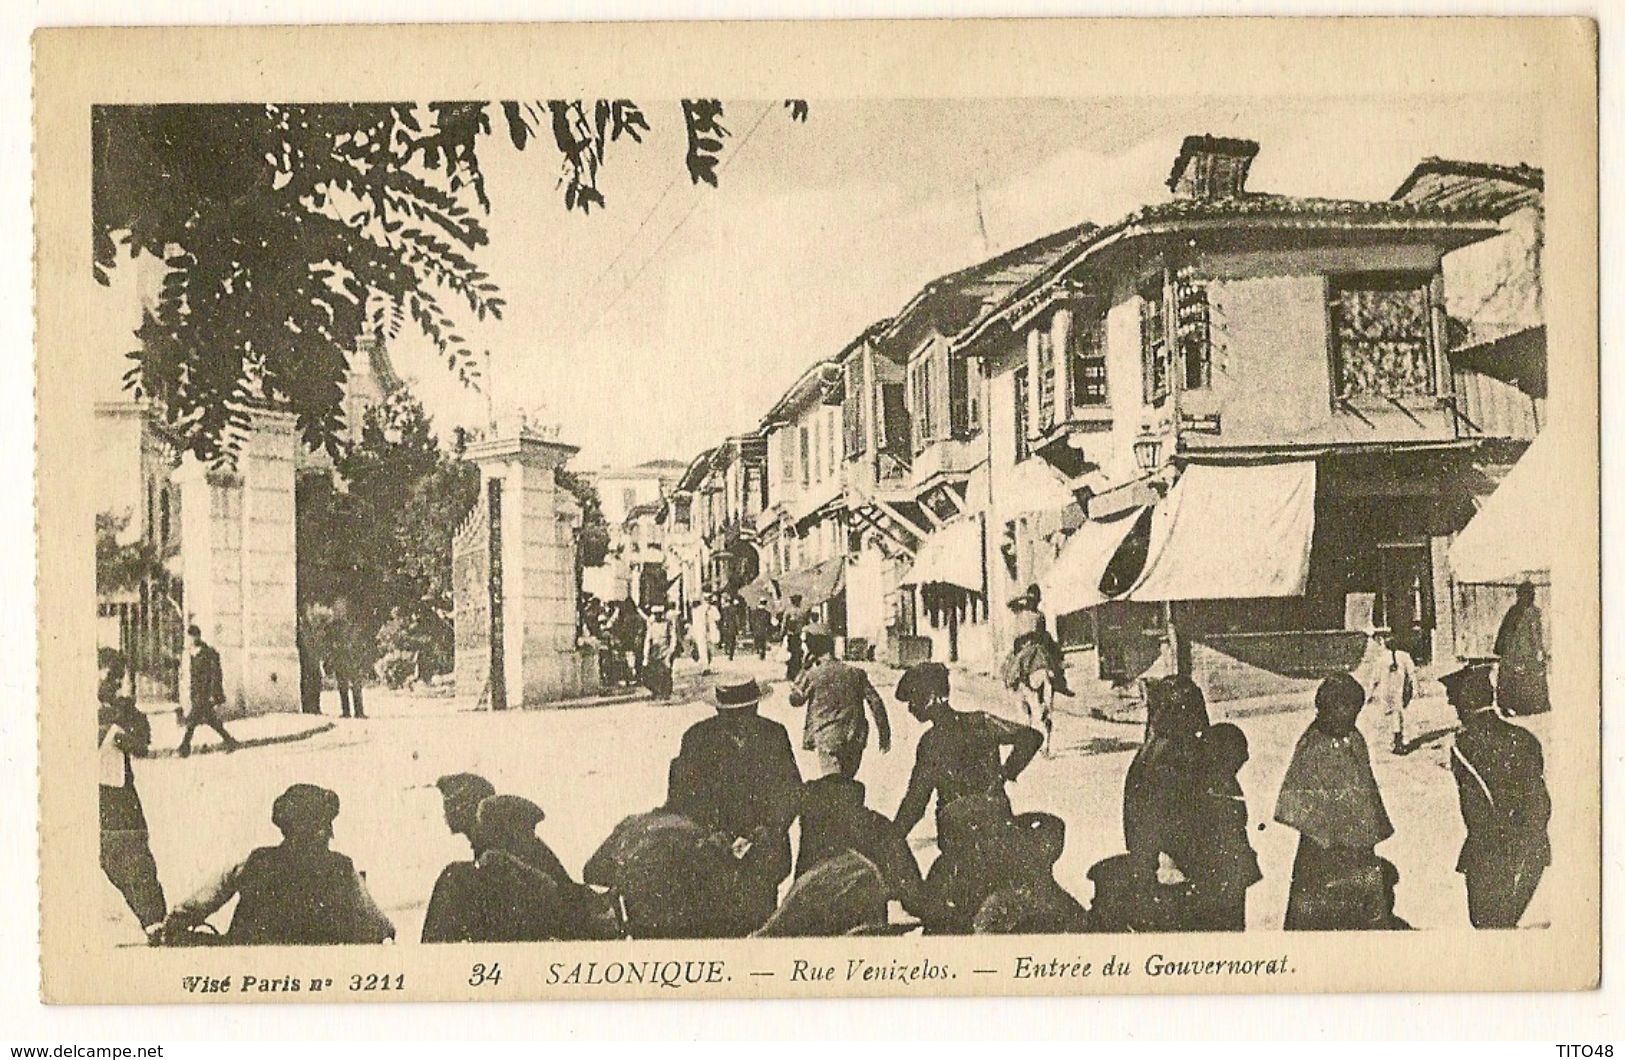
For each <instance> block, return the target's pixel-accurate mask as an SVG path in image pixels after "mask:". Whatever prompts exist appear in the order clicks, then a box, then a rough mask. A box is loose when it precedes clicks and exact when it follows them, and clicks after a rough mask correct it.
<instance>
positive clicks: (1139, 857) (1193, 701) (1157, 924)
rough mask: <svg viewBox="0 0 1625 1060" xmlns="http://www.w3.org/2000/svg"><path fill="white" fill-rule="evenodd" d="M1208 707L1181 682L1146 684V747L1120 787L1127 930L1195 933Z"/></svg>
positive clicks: (1190, 683) (1189, 684)
mask: <svg viewBox="0 0 1625 1060" xmlns="http://www.w3.org/2000/svg"><path fill="white" fill-rule="evenodd" d="M1207 730H1208V715H1207V700H1206V698H1205V697H1204V696H1203V695H1202V690H1201V689H1200V688H1198V687H1197V685H1196V682H1195V681H1192V680H1191V679H1190V678H1189V677H1186V676H1184V675H1177V676H1174V677H1167V678H1163V679H1162V680H1159V681H1153V682H1152V683H1151V685H1150V686H1149V688H1148V689H1147V690H1146V720H1145V743H1144V744H1142V745H1141V747H1140V750H1139V751H1138V752H1137V753H1136V754H1135V756H1134V760H1133V761H1132V762H1130V763H1129V767H1128V774H1127V776H1126V777H1125V778H1124V781H1123V841H1124V844H1125V846H1127V848H1128V858H1127V861H1126V862H1125V863H1124V864H1123V865H1122V870H1123V872H1124V874H1125V875H1126V878H1124V879H1122V880H1121V881H1120V885H1121V886H1123V887H1126V888H1127V889H1128V892H1129V893H1128V894H1127V895H1125V896H1124V897H1129V898H1130V904H1129V907H1128V912H1127V915H1128V916H1129V918H1130V923H1129V924H1128V925H1127V926H1129V927H1130V928H1132V929H1134V930H1144V931H1180V930H1191V929H1194V928H1196V927H1198V925H1197V924H1195V923H1194V922H1192V921H1193V909H1192V908H1191V907H1192V901H1193V899H1194V898H1195V892H1196V884H1195V883H1194V882H1193V880H1192V870H1193V869H1194V866H1195V864H1196V862H1197V861H1199V860H1204V859H1203V858H1202V857H1201V855H1200V853H1199V848H1200V847H1201V845H1202V844H1203V843H1204V842H1205V841H1206V839H1207V837H1206V836H1204V835H1203V834H1202V833H1201V828H1200V824H1201V821H1200V818H1201V810H1202V805H1201V795H1202V790H1203V787H1204V784H1205V777H1204V766H1205V760H1204V755H1205V745H1204V743H1203V736H1204V734H1205V733H1206V732H1207Z"/></svg>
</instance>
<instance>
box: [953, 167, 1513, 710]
mask: <svg viewBox="0 0 1625 1060" xmlns="http://www.w3.org/2000/svg"><path fill="white" fill-rule="evenodd" d="M1257 150H1258V146H1257V145H1256V144H1254V143H1251V142H1248V141H1241V140H1229V139H1220V138H1214V137H1189V138H1187V139H1186V141H1185V143H1184V145H1183V147H1182V148H1181V150H1180V153H1179V156H1178V158H1177V159H1176V160H1175V163H1174V166H1173V170H1172V172H1171V174H1170V176H1169V179H1168V186H1169V188H1170V190H1171V191H1172V193H1173V197H1172V199H1171V200H1170V201H1168V202H1166V203H1161V204H1155V205H1151V206H1147V207H1144V208H1142V209H1140V210H1138V211H1136V212H1135V213H1133V214H1131V215H1129V216H1128V217H1126V218H1124V219H1122V220H1120V221H1118V222H1116V223H1114V224H1111V225H1108V226H1106V227H1104V228H1099V229H1094V230H1091V231H1088V232H1085V233H1082V234H1080V236H1079V237H1078V238H1077V239H1076V240H1075V241H1074V244H1073V246H1071V247H1070V248H1068V250H1067V251H1066V252H1065V253H1064V254H1062V255H1061V256H1059V258H1058V259H1057V260H1056V261H1055V262H1054V263H1053V264H1052V265H1051V266H1050V267H1049V268H1047V269H1045V270H1044V271H1043V272H1042V273H1041V274H1040V275H1038V276H1036V277H1035V278H1033V279H1032V280H1030V281H1028V282H1027V283H1025V284H1023V285H1021V286H1020V287H1019V288H1017V289H1016V290H1015V291H1014V292H1012V293H1011V295H1010V296H1008V297H1007V298H1006V299H1005V300H1004V301H1003V302H1002V303H1001V304H1000V305H999V306H998V307H996V308H995V309H994V310H993V311H992V312H989V313H987V314H985V315H984V316H982V317H981V318H980V319H979V320H978V321H977V322H976V323H975V324H974V325H973V326H972V327H970V328H968V329H966V330H965V331H964V332H962V333H961V334H960V335H958V336H956V337H955V340H954V344H953V345H954V347H955V348H956V349H957V350H960V351H962V352H963V354H964V355H965V356H967V357H973V356H976V355H978V354H980V355H981V356H982V358H983V362H984V363H985V364H986V365H987V366H988V402H989V404H990V406H992V407H994V408H996V409H1000V410H1008V412H1007V414H1003V413H1001V414H999V415H996V416H995V417H994V418H995V419H1000V420H1002V421H1003V422H1002V423H1001V424H1000V426H999V427H997V428H995V430H996V432H997V434H998V435H1000V437H999V438H996V439H995V446H994V449H995V459H994V464H993V484H992V489H993V493H994V495H995V496H998V495H1000V494H1004V493H1008V492H1009V491H1008V490H1007V489H1005V487H1004V485H1003V483H1005V482H1008V481H1010V480H1012V479H1013V478H1014V476H1015V475H1016V474H1017V473H1018V472H1020V471H1021V470H1022V467H1023V465H1024V464H1027V463H1030V462H1032V461H1042V462H1043V463H1044V464H1047V465H1049V467H1050V468H1052V469H1054V470H1055V471H1057V472H1059V473H1061V474H1062V475H1064V476H1065V477H1066V482H1067V486H1068V487H1069V488H1071V489H1072V490H1073V491H1074V494H1075V496H1076V497H1077V498H1078V500H1079V501H1080V505H1079V507H1080V508H1081V512H1079V513H1076V514H1075V515H1073V516H1072V517H1070V518H1068V517H1063V518H1062V519H1061V520H1060V523H1059V525H1057V523H1056V521H1055V520H1054V519H1053V518H1052V519H1050V520H1048V521H1047V522H1041V521H1035V520H1031V519H1009V520H1006V521H1005V523H1004V525H1003V526H1002V527H1001V528H1000V533H999V535H998V536H999V538H1000V539H1001V542H1002V543H1003V544H1004V545H1006V546H1007V549H1006V550H1005V551H1006V554H1005V556H1004V557H1003V558H1004V562H1003V563H1001V564H998V565H997V566H998V567H1000V568H1001V570H1002V574H1003V577H1001V578H1000V579H998V580H999V581H1000V582H1001V583H1002V586H1001V588H1002V590H1003V592H1002V593H1001V592H1000V591H998V590H997V589H996V590H995V596H996V597H997V596H1000V595H1005V594H1008V593H1009V592H1013V591H1016V590H1017V589H1019V588H1020V587H1023V586H1025V585H1026V584H1027V583H1028V582H1030V581H1036V582H1038V583H1039V584H1040V585H1042V586H1044V587H1045V588H1046V590H1047V592H1046V605H1047V608H1048V609H1049V610H1051V612H1052V615H1054V617H1056V619H1057V620H1058V624H1059V625H1060V627H1061V629H1062V633H1063V637H1064V639H1066V640H1068V641H1070V642H1071V643H1073V644H1074V645H1076V646H1077V647H1079V648H1084V649H1088V648H1093V649H1095V655H1094V658H1093V659H1092V660H1091V661H1092V663H1093V666H1094V669H1095V672H1096V673H1098V674H1099V675H1100V676H1103V677H1111V678H1116V679H1126V678H1132V677H1136V676H1139V675H1141V674H1145V673H1148V672H1156V671H1158V670H1171V669H1175V668H1177V669H1180V670H1183V671H1186V672H1192V673H1194V674H1195V675H1196V676H1197V677H1198V680H1200V681H1202V683H1203V684H1204V686H1205V687H1207V688H1208V689H1209V692H1210V694H1211V695H1214V696H1215V697H1216V698H1225V697H1226V696H1229V695H1242V694H1247V693H1249V692H1251V691H1255V690H1263V689H1265V688H1270V687H1279V684H1280V680H1276V679H1284V680H1286V681H1288V682H1290V681H1292V680H1295V679H1306V678H1311V677H1317V676H1320V675H1322V674H1324V673H1326V672H1329V671H1332V670H1339V669H1342V670H1346V669H1348V668H1350V667H1351V666H1352V665H1354V663H1356V662H1357V661H1358V658H1359V655H1360V653H1361V651H1362V650H1363V649H1364V646H1365V636H1364V630H1365V629H1366V628H1368V627H1369V626H1371V625H1373V624H1377V625H1385V626H1389V627H1392V628H1393V630H1394V631H1395V635H1396V639H1397V640H1398V641H1399V642H1400V643H1401V644H1402V645H1404V646H1406V647H1408V648H1409V649H1410V650H1411V651H1412V652H1413V654H1415V655H1416V656H1417V658H1418V659H1419V661H1423V662H1426V661H1428V660H1429V659H1430V658H1431V657H1432V656H1433V655H1435V654H1445V653H1447V652H1451V650H1452V648H1453V646H1454V644H1455V630H1454V628H1453V624H1452V614H1451V612H1452V608H1451V607H1450V606H1449V601H1450V600H1451V593H1452V582H1451V578H1450V574H1449V570H1448V565H1447V563H1446V559H1445V554H1446V549H1447V546H1448V543H1449V540H1450V538H1451V536H1452V535H1453V534H1454V533H1456V532H1457V531H1458V530H1460V529H1461V527H1462V525H1463V524H1464V522H1465V519H1466V518H1467V517H1468V516H1470V514H1471V512H1472V510H1473V498H1474V497H1475V496H1479V495H1481V494H1482V493H1483V492H1485V490H1486V484H1485V481H1484V475H1483V473H1482V470H1481V467H1480V465H1481V464H1482V463H1483V462H1484V461H1486V460H1488V461H1491V462H1500V461H1503V460H1505V459H1506V458H1507V457H1508V456H1510V455H1511V454H1512V453H1513V451H1514V450H1513V449H1512V448H1509V447H1508V446H1507V445H1505V444H1503V443H1505V442H1513V444H1514V445H1517V444H1521V443H1519V442H1517V441H1516V440H1515V438H1514V436H1515V435H1517V434H1518V433H1519V432H1520V431H1521V430H1523V429H1524V427H1522V426H1509V425H1505V424H1496V425H1495V426H1494V427H1492V428H1489V429H1486V425H1485V424H1484V423H1481V422H1479V421H1478V420H1475V419H1474V418H1473V416H1472V410H1471V409H1469V408H1468V407H1467V406H1468V405H1471V404H1473V399H1472V398H1470V397H1469V396H1468V395H1469V394H1470V393H1471V392H1472V390H1473V389H1474V388H1475V387H1478V386H1480V385H1481V383H1480V380H1479V378H1478V375H1479V373H1478V370H1477V369H1476V368H1474V367H1473V364H1472V363H1468V362H1467V361H1457V360H1455V359H1453V357H1452V352H1453V341H1454V339H1455V334H1456V332H1457V330H1458V328H1459V325H1456V324H1453V323H1452V317H1451V315H1450V313H1449V308H1450V306H1451V304H1452V303H1451V301H1450V297H1451V296H1450V295H1449V294H1448V293H1447V285H1446V268H1445V262H1446V260H1447V259H1448V258H1449V257H1450V255H1452V254H1453V253H1459V252H1461V251H1462V250H1463V248H1468V247H1471V246H1473V245H1474V244H1479V243H1482V242H1484V241H1486V240H1491V239H1492V238H1494V237H1496V236H1498V235H1501V234H1503V232H1504V230H1503V228H1502V226H1501V224H1500V221H1501V217H1500V216H1498V212H1497V211H1496V210H1494V209H1490V208H1487V207H1485V206H1484V205H1483V204H1480V203H1471V202H1459V203H1458V202H1453V201H1442V200H1440V199H1438V198H1416V197H1406V196H1404V195H1401V196H1399V197H1397V198H1396V199H1395V200H1392V201H1380V202H1368V201H1349V200H1331V199H1310V198H1295V197H1288V196H1281V195H1272V194H1264V193H1257V192H1253V191H1251V190H1249V189H1248V188H1247V187H1246V179H1247V173H1248V169H1249V167H1250V164H1251V161H1252V158H1253V156H1254V155H1255V154H1256V152H1257ZM1403 190H1404V189H1402V191H1403ZM1524 426H1527V425H1524ZM1077 515H1082V516H1084V517H1085V518H1082V519H1079V518H1077ZM1001 517H1002V516H1001ZM1069 524H1070V525H1069ZM1069 531H1070V533H1069ZM1058 536H1064V537H1065V538H1066V540H1065V542H1064V545H1063V547H1062V548H1060V549H1059V550H1057V549H1055V548H1054V547H1053V545H1054V543H1055V541H1056V539H1057V537H1058ZM1057 551H1059V553H1060V556H1059V559H1058V560H1057V557H1056V553H1057ZM998 611H999V609H996V611H995V613H998ZM1080 612H1086V613H1087V616H1088V617H1087V619H1079V618H1077V617H1073V618H1072V619H1070V620H1069V619H1068V618H1066V617H1064V616H1068V615H1072V616H1076V615H1077V614H1078V613H1080Z"/></svg>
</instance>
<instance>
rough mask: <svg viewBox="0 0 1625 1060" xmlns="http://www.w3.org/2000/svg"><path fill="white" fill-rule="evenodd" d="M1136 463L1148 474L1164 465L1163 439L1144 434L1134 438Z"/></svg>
mask: <svg viewBox="0 0 1625 1060" xmlns="http://www.w3.org/2000/svg"><path fill="white" fill-rule="evenodd" d="M1134 463H1135V465H1136V466H1137V467H1139V469H1140V470H1141V471H1144V472H1145V473H1147V474H1150V473H1151V472H1153V471H1155V470H1157V468H1159V467H1161V466H1162V439H1161V438H1158V437H1156V436H1155V435H1149V434H1142V435H1141V436H1140V437H1138V438H1136V439H1134Z"/></svg>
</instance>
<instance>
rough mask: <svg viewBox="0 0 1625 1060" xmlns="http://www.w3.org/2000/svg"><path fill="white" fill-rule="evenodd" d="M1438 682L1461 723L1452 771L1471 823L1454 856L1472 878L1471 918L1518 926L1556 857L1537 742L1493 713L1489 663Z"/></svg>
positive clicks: (1465, 819)
mask: <svg viewBox="0 0 1625 1060" xmlns="http://www.w3.org/2000/svg"><path fill="white" fill-rule="evenodd" d="M1441 680H1442V681H1443V682H1444V686H1445V691H1446V693H1447V694H1448V696H1449V698H1450V702H1451V705H1453V706H1454V707H1455V708H1456V711H1457V713H1458V714H1459V715H1460V716H1461V722H1462V727H1461V731H1460V732H1458V733H1457V734H1456V740H1455V745H1454V746H1453V747H1452V748H1451V750H1450V771H1451V772H1452V773H1453V774H1454V775H1455V778H1456V791H1457V794H1458V795H1459V796H1460V800H1461V819H1462V823H1464V824H1465V825H1466V826H1467V838H1466V840H1465V841H1464V842H1463V843H1462V845H1461V855H1460V857H1458V858H1457V859H1456V871H1457V872H1459V873H1461V874H1462V876H1463V877H1465V879H1466V881H1467V916H1468V919H1469V920H1470V921H1471V922H1472V925H1473V927H1475V928H1515V927H1517V926H1518V922H1519V920H1520V919H1522V917H1523V914H1524V911H1525V910H1526V909H1527V908H1528V907H1529V901H1530V899H1531V898H1533V897H1534V894H1535V888H1536V887H1537V886H1539V884H1540V879H1541V876H1542V875H1544V874H1545V871H1546V866H1548V865H1550V864H1551V860H1552V845H1551V840H1550V838H1549V837H1548V835H1547V826H1548V824H1549V822H1550V820H1551V814H1552V800H1551V796H1550V794H1549V793H1548V792H1547V789H1546V775H1545V759H1544V756H1543V755H1542V754H1541V749H1540V741H1539V740H1538V739H1536V738H1535V735H1534V734H1533V733H1531V732H1530V731H1529V730H1527V729H1525V728H1522V727H1521V726H1519V725H1515V724H1513V723H1512V722H1510V721H1507V720H1506V719H1505V718H1503V717H1501V716H1500V715H1499V714H1498V713H1496V710H1495V704H1494V697H1493V695H1492V690H1491V687H1490V676H1489V670H1488V668H1487V667H1484V666H1482V665H1473V666H1468V667H1466V668H1464V669H1461V670H1457V671H1456V672H1455V673H1452V674H1449V675H1447V676H1445V677H1443V678H1441Z"/></svg>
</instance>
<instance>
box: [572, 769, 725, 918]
mask: <svg viewBox="0 0 1625 1060" xmlns="http://www.w3.org/2000/svg"><path fill="white" fill-rule="evenodd" d="M696 784H697V781H696V778H695V776H694V770H693V766H692V763H690V762H688V761H685V760H684V759H682V758H676V759H673V760H672V763H671V766H670V769H669V771H668V773H667V791H666V801H665V803H664V804H663V805H661V806H660V807H659V808H657V809H654V810H651V811H649V812H648V813H638V814H633V815H632V816H630V817H627V818H625V819H624V820H622V821H621V823H620V824H618V825H616V826H615V830H614V831H613V832H611V833H610V834H609V838H607V839H605V840H604V842H603V843H602V845H600V846H599V848H598V849H597V851H595V852H594V853H593V855H592V857H590V858H588V859H587V864H586V867H585V868H583V869H582V871H581V878H582V879H583V880H585V881H586V882H587V883H589V884H591V885H592V886H594V887H603V888H606V889H608V892H609V893H608V896H607V897H608V899H609V901H610V902H611V903H612V904H614V905H616V906H618V907H619V908H620V910H621V915H622V919H623V921H624V923H625V929H626V934H627V935H628V936H629V937H631V938H635V939H691V938H722V937H725V936H727V935H729V934H731V933H733V932H735V931H736V930H737V919H738V918H737V916H736V915H735V913H734V911H733V909H732V908H731V903H732V902H733V901H734V894H735V890H736V887H737V882H738V874H739V864H738V862H737V860H736V859H735V858H734V856H733V853H732V851H731V850H730V849H729V848H730V845H731V838H728V837H723V836H722V835H721V834H720V833H715V834H714V833H712V832H711V831H710V830H709V829H708V828H706V827H704V826H702V825H700V824H699V823H697V820H696V818H698V817H700V816H702V814H701V812H700V810H699V808H698V806H697V804H696Z"/></svg>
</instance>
